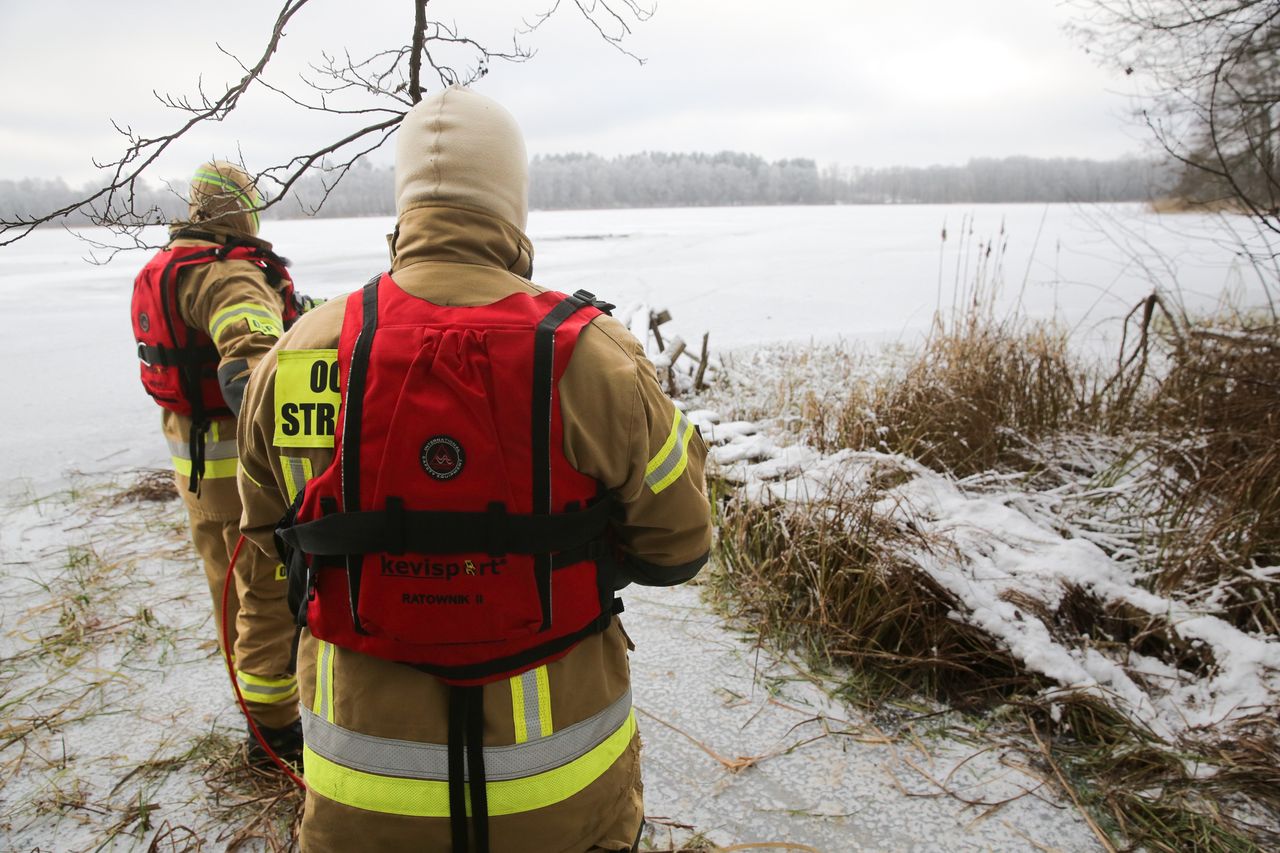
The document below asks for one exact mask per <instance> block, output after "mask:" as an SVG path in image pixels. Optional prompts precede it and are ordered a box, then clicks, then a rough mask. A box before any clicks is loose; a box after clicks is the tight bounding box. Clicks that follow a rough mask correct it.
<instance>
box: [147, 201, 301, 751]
mask: <svg viewBox="0 0 1280 853" xmlns="http://www.w3.org/2000/svg"><path fill="white" fill-rule="evenodd" d="M199 230H200V231H202V232H207V233H208V234H209V236H211V237H213V238H214V239H213V240H202V239H188V238H182V237H178V238H177V239H175V240H173V242H172V243H171V244H170V245H171V246H173V247H184V246H196V247H209V246H214V245H218V241H220V240H221V239H225V237H226V236H229V235H230V236H235V237H236V238H237V239H241V240H244V239H245V235H244V234H241V233H238V232H236V231H233V230H231V229H227V228H225V227H219V226H217V225H205V226H201V227H200V229H199ZM253 242H255V243H257V244H259V245H261V246H262V247H264V248H266V249H270V248H271V244H270V243H266V242H264V241H261V240H254V241H253ZM177 296H178V312H179V314H180V316H181V317H182V320H183V322H185V323H186V324H187V325H189V326H190V327H192V328H195V329H201V330H203V331H204V332H206V333H207V334H208V335H209V336H210V337H211V338H212V339H213V341H214V345H215V346H216V347H217V350H218V356H219V363H218V379H219V384H220V385H221V387H222V392H223V397H224V398H225V399H226V400H227V402H228V405H229V406H230V407H231V408H232V409H233V410H235V409H237V408H239V405H240V400H241V397H242V396H243V394H244V388H245V386H246V384H247V383H248V381H249V374H250V372H251V370H252V369H253V367H254V366H255V365H256V364H257V363H258V362H259V361H260V360H261V359H262V358H263V357H264V356H265V355H266V354H267V352H269V351H270V349H271V347H272V346H273V345H274V344H275V342H276V340H277V339H278V337H279V335H280V333H281V332H282V331H283V326H282V323H281V314H282V311H283V304H282V302H281V298H280V295H279V293H278V292H277V291H276V290H275V288H273V287H272V286H271V285H270V284H269V283H268V282H267V280H266V276H265V275H264V273H263V272H262V270H261V269H260V268H259V267H257V266H256V265H254V264H252V263H250V262H248V261H212V262H210V263H207V264H199V265H195V266H191V267H188V268H186V269H184V270H183V271H182V272H181V274H180V277H179V279H178V286H177ZM190 427H191V419H190V418H188V417H186V416H183V415H178V414H175V413H174V412H171V411H168V410H167V409H166V410H164V412H163V416H162V429H163V432H164V436H165V439H166V441H167V442H168V444H169V450H170V455H171V457H172V462H173V467H174V478H175V485H176V488H177V490H178V493H179V494H180V495H181V496H182V500H183V503H184V504H185V506H186V510H187V515H188V519H189V521H190V525H191V538H192V544H193V545H194V546H195V549H196V551H197V553H198V554H199V555H200V558H201V561H202V563H203V565H204V570H205V576H206V580H207V582H208V585H209V593H210V597H211V599H212V603H213V614H214V623H215V625H217V631H218V635H219V641H220V642H221V643H229V644H230V646H231V648H232V650H233V653H234V655H235V661H236V670H237V675H238V678H239V681H240V686H241V689H242V691H243V692H244V693H245V696H246V699H247V700H248V703H249V709H250V712H251V713H252V714H253V716H254V718H255V719H256V720H258V722H259V723H262V724H264V725H267V726H271V727H280V726H284V725H288V724H289V723H291V722H293V721H294V720H296V719H297V718H298V710H297V702H296V695H297V691H296V679H295V677H294V675H293V671H292V670H293V662H292V656H291V654H290V651H291V648H290V647H291V643H292V638H293V634H294V626H293V621H292V619H291V617H290V616H289V612H288V608H287V607H286V606H285V601H284V594H285V583H284V581H283V574H282V573H281V572H280V571H279V561H278V560H276V559H274V557H268V556H267V555H265V554H263V553H262V552H260V551H259V550H258V549H256V548H246V549H243V550H242V554H241V556H240V559H239V561H238V563H237V566H236V584H235V586H234V587H233V589H232V590H231V592H230V594H229V595H228V616H227V619H228V632H227V633H228V635H229V636H228V637H226V638H223V637H222V636H221V635H222V594H223V587H224V584H225V578H226V572H227V566H228V564H229V562H230V557H231V554H232V552H233V550H234V549H235V545H236V541H237V540H238V539H239V522H240V515H241V507H240V495H239V492H238V491H237V489H236V468H237V453H236V419H235V417H222V418H215V419H214V421H213V425H212V427H211V428H210V430H209V432H208V434H207V436H206V439H205V454H206V458H205V476H204V479H202V480H201V482H200V492H199V494H198V495H197V494H196V493H194V492H192V491H190V489H189V488H188V486H189V483H190V480H189V477H188V475H189V472H190V470H191V460H190V451H189V448H188V442H187V435H188V431H189V430H190ZM257 700H262V701H257Z"/></svg>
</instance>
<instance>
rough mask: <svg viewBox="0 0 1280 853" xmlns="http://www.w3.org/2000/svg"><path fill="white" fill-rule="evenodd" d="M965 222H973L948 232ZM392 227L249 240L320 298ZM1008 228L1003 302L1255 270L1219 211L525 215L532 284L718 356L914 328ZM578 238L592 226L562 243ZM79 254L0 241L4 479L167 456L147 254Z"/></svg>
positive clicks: (1091, 304) (303, 227)
mask: <svg viewBox="0 0 1280 853" xmlns="http://www.w3.org/2000/svg"><path fill="white" fill-rule="evenodd" d="M962 217H965V218H966V219H971V222H972V225H971V229H970V230H971V231H972V237H963V235H960V234H959V233H958V228H959V225H960V220H961V218H962ZM1042 220H1043V225H1042ZM1170 223H1172V224H1170ZM944 224H946V225H947V226H948V228H949V229H950V236H949V239H948V242H947V243H946V244H943V243H941V242H940V232H941V229H942V227H943V225H944ZM1120 226H1123V232H1124V233H1125V234H1129V235H1135V236H1133V237H1127V238H1125V239H1128V240H1129V241H1130V242H1131V243H1133V244H1134V245H1132V247H1131V251H1132V252H1133V253H1136V254H1137V255H1139V256H1140V257H1146V258H1150V257H1151V256H1152V254H1153V252H1157V251H1158V252H1161V253H1164V254H1166V255H1167V256H1168V257H1169V258H1171V259H1172V261H1171V264H1172V265H1173V267H1174V268H1176V269H1177V270H1178V272H1179V274H1180V277H1181V280H1180V281H1179V282H1173V281H1170V280H1168V279H1164V280H1161V281H1159V282H1152V281H1151V280H1149V278H1148V277H1147V276H1146V275H1145V274H1144V273H1143V272H1142V264H1140V263H1138V262H1137V261H1136V260H1135V259H1133V258H1129V257H1127V253H1128V252H1130V249H1127V248H1122V247H1120V246H1117V245H1116V244H1115V241H1116V239H1117V238H1118V235H1120V234H1121V231H1122V229H1121V227H1120ZM392 227H393V222H392V221H391V220H390V219H389V218H378V217H373V218H368V219H336V220H335V219H326V220H296V221H285V222H268V223H266V225H265V226H264V231H263V237H264V238H266V239H269V240H272V241H273V242H274V243H275V246H276V249H277V250H278V251H279V252H280V253H281V254H283V255H285V256H287V257H289V258H291V259H292V260H293V262H294V266H293V272H294V275H295V278H296V280H297V282H298V286H299V289H301V290H302V291H304V292H307V293H311V294H315V295H317V296H325V297H328V296H334V295H337V294H340V293H344V292H348V291H351V290H354V289H356V288H358V287H359V286H360V285H362V284H363V283H364V282H365V281H366V280H368V278H369V276H370V275H372V274H373V273H374V272H377V271H378V270H380V269H384V268H385V267H386V266H387V260H388V259H387V251H386V241H385V239H384V236H385V235H386V234H387V233H388V232H390V231H391V229H392ZM967 227H968V226H967ZM1002 228H1003V231H1004V233H1005V235H1006V237H1007V240H1008V245H1009V249H1008V253H1007V258H1006V262H1005V269H1006V270H1007V273H1006V277H1007V278H1008V282H1007V283H1006V286H1005V288H1004V291H1003V295H1002V296H1001V306H1002V308H1003V309H1011V308H1012V307H1013V306H1014V305H1021V306H1022V308H1023V309H1024V310H1025V311H1026V312H1027V313H1028V314H1029V315H1031V316H1038V317H1044V316H1049V315H1052V314H1057V315H1058V316H1060V317H1061V318H1062V319H1063V320H1064V321H1065V322H1067V323H1071V324H1076V323H1085V324H1086V325H1087V324H1088V323H1091V322H1096V321H1100V320H1102V319H1105V318H1109V317H1114V316H1117V315H1121V314H1123V313H1124V311H1126V310H1127V309H1128V308H1129V307H1130V306H1131V305H1132V304H1133V303H1135V302H1136V301H1137V300H1138V298H1139V297H1140V296H1142V295H1144V294H1145V293H1147V292H1149V291H1150V289H1151V287H1152V285H1153V284H1155V283H1158V284H1160V285H1161V286H1162V287H1165V288H1173V287H1174V286H1175V284H1180V286H1181V288H1182V290H1183V292H1184V293H1185V295H1186V298H1187V300H1188V301H1189V302H1191V303H1193V304H1199V305H1206V304H1214V303H1215V302H1216V301H1217V300H1218V299H1219V298H1221V296H1222V294H1223V293H1224V292H1226V291H1235V290H1239V289H1241V288H1247V287H1249V286H1251V285H1252V281H1251V280H1250V279H1247V278H1243V277H1242V276H1241V275H1240V269H1239V264H1240V262H1239V260H1238V259H1237V258H1236V257H1234V255H1233V254H1232V252H1231V250H1230V249H1229V248H1228V247H1224V246H1221V245H1218V244H1216V243H1213V242H1211V241H1206V240H1203V239H1191V238H1189V237H1188V236H1187V235H1188V234H1190V235H1203V236H1208V235H1211V234H1214V233H1217V226H1215V225H1214V220H1212V219H1211V218H1208V217H1198V216H1190V215H1187V216H1179V217H1177V218H1176V219H1173V220H1169V219H1161V218H1159V217H1156V216H1154V215H1151V214H1148V213H1145V212H1143V210H1142V209H1141V208H1139V207H1137V206H1124V205H1118V206H1105V207H1089V208H1076V207H1073V206H1070V205H1047V206H1046V205H976V206H952V207H946V206H929V205H922V206H909V205H901V206H876V207H861V206H848V207H797V208H786V207H771V208H712V209H707V208H698V209H680V210H609V211H554V212H548V211H534V212H533V213H532V214H531V216H530V222H529V232H530V235H531V237H532V239H533V243H534V246H535V249H536V262H535V279H536V280H537V281H538V282H539V283H541V284H543V285H546V286H548V287H554V288H556V289H559V290H563V291H565V292H569V293H572V292H573V291H574V290H577V289H579V288H585V289H587V290H590V291H591V292H593V293H595V294H597V295H599V296H601V297H603V298H607V299H609V300H610V301H612V302H614V303H615V304H618V305H620V306H627V308H626V309H624V310H625V311H627V313H629V314H631V316H632V318H633V319H632V325H633V326H638V327H639V329H640V330H641V331H643V328H644V327H645V325H646V324H647V319H646V318H647V317H648V308H649V307H653V308H655V309H662V308H666V309H668V310H670V311H671V313H672V316H673V321H672V324H671V326H672V327H674V329H673V331H672V332H671V333H672V334H674V333H675V331H680V332H683V333H684V334H685V336H686V338H687V339H688V340H695V339H696V336H697V335H699V334H700V333H701V332H703V331H709V332H710V334H711V345H712V347H713V349H716V350H721V351H723V350H725V349H727V348H742V347H751V346H754V345H756V344H758V343H760V342H761V341H769V340H791V341H808V340H830V339H834V338H845V339H851V340H862V341H873V342H880V341H887V340H898V339H907V340H911V339H913V336H914V335H916V334H918V333H919V332H920V331H921V330H923V329H925V328H926V327H927V325H928V323H929V322H930V319H931V317H932V316H933V312H934V310H935V308H937V307H942V308H943V309H949V307H950V306H951V304H952V303H953V301H954V300H955V298H956V297H955V295H954V294H955V292H956V291H957V286H958V287H959V289H960V290H963V289H964V288H965V287H967V286H968V285H969V284H970V282H969V281H968V279H969V278H971V277H972V270H973V268H974V256H975V255H976V252H977V249H976V248H975V246H974V244H975V243H976V242H977V241H979V240H992V239H996V238H997V237H998V236H999V234H1000V232H1001V229H1002ZM1175 229H1176V230H1175ZM90 230H91V231H92V229H90ZM1037 234H1039V238H1038V241H1037ZM584 235H590V236H599V237H601V238H602V239H591V240H584V239H571V238H578V237H582V236H584ZM92 236H94V237H95V238H97V239H102V238H104V237H106V236H108V235H104V234H103V233H101V232H97V231H94V232H93V234H92ZM150 238H151V239H152V240H157V241H158V240H160V239H162V235H161V234H160V232H159V231H154V232H152V233H151V234H150ZM89 250H90V247H89V246H88V244H86V243H84V242H81V241H79V240H77V239H76V238H75V237H74V236H72V235H71V234H68V233H67V232H65V231H62V230H60V229H44V230H41V231H37V232H35V233H33V234H32V235H30V236H29V237H27V238H26V239H24V240H22V241H21V242H19V243H17V244H15V245H13V246H8V247H5V248H4V249H0V312H3V316H4V317H5V318H6V319H7V321H8V322H7V323H6V334H5V335H4V336H3V337H0V358H2V359H3V360H4V363H5V364H6V365H7V366H8V370H6V372H5V375H4V377H3V378H2V379H0V388H2V389H3V391H4V400H5V405H4V407H3V414H2V415H0V419H2V420H0V424H2V425H3V429H0V490H3V493H9V494H12V493H13V492H14V490H15V488H23V486H21V485H18V486H15V485H14V482H13V481H15V480H25V481H29V483H30V484H34V485H36V486H43V487H52V486H53V485H54V484H56V482H57V481H58V479H59V478H60V477H61V476H62V473H63V472H64V471H66V470H67V469H69V468H78V469H82V470H91V471H96V470H104V469H120V468H127V467H131V466H136V465H163V464H165V463H166V461H167V460H166V454H165V447H164V442H163V441H162V440H161V439H160V435H159V429H158V427H157V422H158V418H159V416H158V414H157V412H158V409H156V407H155V406H154V405H153V404H152V403H151V402H150V400H149V399H148V398H147V397H146V395H145V394H144V393H143V392H142V389H141V387H140V384H139V382H138V380H137V378H136V373H137V364H136V356H135V354H134V349H133V342H132V340H131V335H130V334H129V324H128V319H127V315H128V304H129V297H130V291H131V284H132V281H133V276H134V275H135V273H136V272H137V270H138V269H139V268H140V267H141V266H142V264H143V263H144V262H145V260H146V257H145V255H144V254H142V253H140V252H127V253H122V254H120V255H117V256H116V257H115V258H114V259H113V260H112V261H111V262H110V263H108V264H106V265H105V266H91V265H88V264H86V263H84V261H83V260H82V258H83V257H84V256H85V255H87V254H88V253H89ZM1148 266H1150V267H1151V268H1153V269H1154V268H1155V266H1154V265H1150V264H1149V265H1148ZM1161 269H1164V268H1163V267H1162V268H1161ZM1024 277H1025V279H1026V280H1025V283H1024V281H1023V279H1024Z"/></svg>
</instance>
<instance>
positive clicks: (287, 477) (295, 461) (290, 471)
mask: <svg viewBox="0 0 1280 853" xmlns="http://www.w3.org/2000/svg"><path fill="white" fill-rule="evenodd" d="M280 470H281V471H282V472H283V473H284V488H285V491H286V492H287V493H288V495H289V503H290V504H292V503H293V502H294V500H295V499H296V498H297V497H298V492H300V491H302V487H303V486H305V485H306V484H307V483H308V482H309V481H310V480H311V478H312V477H313V476H315V475H314V474H313V473H312V471H311V460H310V459H308V458H307V457H305V456H281V457H280Z"/></svg>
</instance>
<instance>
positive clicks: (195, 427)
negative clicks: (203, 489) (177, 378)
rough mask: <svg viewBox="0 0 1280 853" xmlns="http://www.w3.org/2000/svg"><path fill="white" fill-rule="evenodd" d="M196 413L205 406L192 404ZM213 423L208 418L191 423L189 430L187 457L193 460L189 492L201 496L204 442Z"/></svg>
mask: <svg viewBox="0 0 1280 853" xmlns="http://www.w3.org/2000/svg"><path fill="white" fill-rule="evenodd" d="M191 406H192V409H193V410H194V411H201V412H202V411H203V406H199V405H197V404H196V403H195V402H192V404H191ZM210 426H212V422H211V421H210V420H209V419H208V418H207V417H202V418H200V419H199V420H193V421H192V422H191V428H190V429H188V430H187V456H188V457H190V460H191V473H190V474H188V475H187V491H189V492H194V493H195V494H196V495H199V494H200V481H201V480H203V479H204V442H205V437H206V436H207V435H208V434H209V427H210Z"/></svg>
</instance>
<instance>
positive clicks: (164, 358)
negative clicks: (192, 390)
mask: <svg viewBox="0 0 1280 853" xmlns="http://www.w3.org/2000/svg"><path fill="white" fill-rule="evenodd" d="M138 360H139V361H141V362H142V363H143V364H146V365H147V366H148V367H181V366H185V365H188V364H208V363H209V362H211V361H213V362H216V361H217V360H218V348H217V347H215V346H213V345H212V344H210V345H208V346H202V347H183V348H181V349H178V348H174V347H162V346H159V345H156V346H147V345H146V344H144V343H142V342H141V341H139V342H138Z"/></svg>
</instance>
